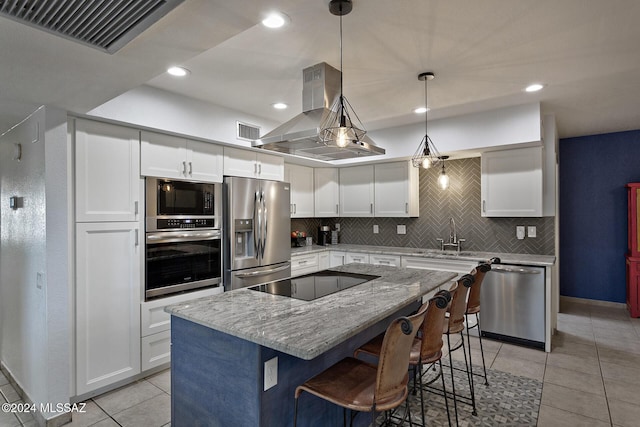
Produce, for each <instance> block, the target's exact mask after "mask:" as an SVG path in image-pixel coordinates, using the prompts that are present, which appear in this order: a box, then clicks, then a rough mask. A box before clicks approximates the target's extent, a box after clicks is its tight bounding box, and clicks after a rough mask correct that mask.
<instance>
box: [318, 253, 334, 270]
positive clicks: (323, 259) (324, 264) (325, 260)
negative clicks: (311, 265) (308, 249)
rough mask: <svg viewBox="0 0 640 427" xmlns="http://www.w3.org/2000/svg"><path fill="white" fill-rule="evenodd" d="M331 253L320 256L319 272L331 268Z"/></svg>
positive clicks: (320, 254)
mask: <svg viewBox="0 0 640 427" xmlns="http://www.w3.org/2000/svg"><path fill="white" fill-rule="evenodd" d="M329 255H330V254H329V252H321V253H319V254H318V270H326V269H327V268H329V267H331V260H330V256H329Z"/></svg>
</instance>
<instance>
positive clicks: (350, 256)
mask: <svg viewBox="0 0 640 427" xmlns="http://www.w3.org/2000/svg"><path fill="white" fill-rule="evenodd" d="M352 262H359V263H363V264H369V254H364V253H355V252H347V255H346V257H345V259H344V263H345V264H351V263H352Z"/></svg>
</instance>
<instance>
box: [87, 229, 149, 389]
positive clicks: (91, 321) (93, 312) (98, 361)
mask: <svg viewBox="0 0 640 427" xmlns="http://www.w3.org/2000/svg"><path fill="white" fill-rule="evenodd" d="M139 226H140V224H139V223H138V222H102V223H78V224H76V252H77V253H78V254H81V256H80V255H79V256H77V257H76V292H75V298H76V304H75V306H76V320H75V330H76V395H78V396H79V395H82V394H86V393H89V392H92V391H94V390H97V389H99V388H101V387H105V386H109V385H111V384H113V383H116V382H118V381H121V380H125V379H127V378H130V377H133V376H134V375H137V374H139V373H140V277H141V276H140V265H141V257H142V254H141V251H142V248H141V246H140V244H139V243H140V242H139V239H140V236H139V234H140V233H139Z"/></svg>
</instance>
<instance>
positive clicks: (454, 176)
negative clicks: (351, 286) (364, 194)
mask: <svg viewBox="0 0 640 427" xmlns="http://www.w3.org/2000/svg"><path fill="white" fill-rule="evenodd" d="M446 170H447V174H448V175H449V176H450V178H451V184H450V186H449V189H447V190H444V191H443V190H440V189H439V188H438V186H437V185H436V180H437V177H438V175H439V173H440V170H439V169H438V170H436V169H428V170H424V169H421V170H420V217H418V218H303V219H292V220H291V230H301V231H306V232H307V233H309V235H311V236H313V237H314V242H315V241H317V237H318V227H319V226H320V225H329V226H331V228H332V229H333V227H334V224H336V223H340V234H339V241H340V243H350V244H359V245H372V246H401V247H414V248H439V247H440V244H439V243H438V241H437V240H436V239H437V238H442V239H445V241H447V240H448V238H449V218H453V219H454V221H455V224H456V230H457V235H458V238H459V239H466V241H465V242H464V243H463V246H462V248H463V250H470V251H487V252H507V253H527V254H538V255H553V254H554V223H555V218H553V217H544V218H483V217H482V216H481V214H480V205H481V194H480V158H479V157H477V158H471V159H460V160H449V161H447V163H446ZM374 225H378V228H379V233H378V234H373V226H374ZM397 225H406V228H407V234H404V235H402V234H397V233H396V226H397ZM518 225H523V226H525V229H526V227H528V226H535V227H536V237H535V238H531V237H525V238H524V239H523V240H518V239H516V226H518Z"/></svg>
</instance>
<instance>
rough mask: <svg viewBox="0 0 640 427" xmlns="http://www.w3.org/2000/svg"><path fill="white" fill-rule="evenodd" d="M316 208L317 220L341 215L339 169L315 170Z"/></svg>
mask: <svg viewBox="0 0 640 427" xmlns="http://www.w3.org/2000/svg"><path fill="white" fill-rule="evenodd" d="M313 174H314V202H315V203H314V208H315V215H314V216H315V217H316V218H331V217H336V216H338V215H340V211H339V209H338V208H339V204H340V173H339V170H338V168H315V169H314V170H313Z"/></svg>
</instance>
